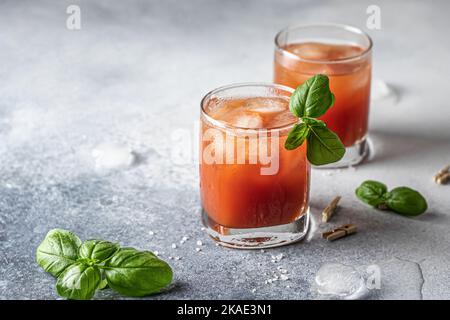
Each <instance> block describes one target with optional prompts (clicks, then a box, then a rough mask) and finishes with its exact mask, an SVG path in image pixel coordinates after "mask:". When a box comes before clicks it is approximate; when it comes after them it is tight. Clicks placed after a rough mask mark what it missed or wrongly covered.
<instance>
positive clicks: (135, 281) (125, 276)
mask: <svg viewBox="0 0 450 320" xmlns="http://www.w3.org/2000/svg"><path fill="white" fill-rule="evenodd" d="M104 271H105V276H106V280H107V282H108V285H109V286H110V288H111V289H113V290H115V291H117V292H119V293H121V294H123V295H126V296H132V297H139V296H145V295H148V294H149V293H152V292H155V291H159V290H160V289H162V288H164V287H165V286H167V284H168V283H170V282H171V281H172V272H171V269H170V267H169V265H168V264H167V263H165V262H164V261H162V260H160V259H158V258H157V257H156V256H155V255H154V254H153V253H151V252H148V251H138V250H136V249H133V248H126V249H121V250H120V251H119V252H117V254H115V255H113V256H112V257H111V259H110V260H109V261H107V262H106V263H105V267H104ZM142 279H147V281H142Z"/></svg>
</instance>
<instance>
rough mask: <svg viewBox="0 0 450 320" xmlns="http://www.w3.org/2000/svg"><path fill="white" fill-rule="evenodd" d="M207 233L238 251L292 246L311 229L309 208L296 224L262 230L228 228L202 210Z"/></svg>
mask: <svg viewBox="0 0 450 320" xmlns="http://www.w3.org/2000/svg"><path fill="white" fill-rule="evenodd" d="M202 222H203V225H204V226H205V228H206V232H207V233H208V234H209V235H210V236H211V238H213V239H214V240H215V241H217V242H218V243H219V244H220V245H222V246H225V247H230V248H237V249H263V248H273V247H279V246H284V245H287V244H291V243H294V242H297V241H300V240H301V239H303V238H304V237H305V236H306V234H307V232H308V227H309V207H308V209H307V210H306V211H305V213H304V214H303V215H302V216H301V217H300V218H298V219H297V220H295V221H294V222H291V223H288V224H283V225H278V226H272V227H262V228H247V229H237V228H227V227H224V226H221V225H219V224H217V223H216V222H214V221H212V220H211V219H210V218H209V217H208V215H207V214H206V212H205V211H204V210H202Z"/></svg>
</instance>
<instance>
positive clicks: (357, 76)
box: [274, 24, 372, 168]
mask: <svg viewBox="0 0 450 320" xmlns="http://www.w3.org/2000/svg"><path fill="white" fill-rule="evenodd" d="M371 54H372V40H371V39H370V37H369V36H368V35H367V34H365V33H364V32H363V31H361V30H359V29H357V28H354V27H350V26H345V25H336V24H325V25H312V26H299V27H288V28H286V29H284V30H282V31H280V32H279V33H278V34H277V36H276V37H275V61H274V82H275V83H279V84H282V85H285V86H288V87H291V88H296V87H297V86H299V85H301V84H303V83H304V82H305V81H306V80H307V79H308V78H309V77H311V75H314V74H318V73H321V74H325V75H327V76H328V77H329V79H330V89H331V91H332V92H333V93H334V95H335V99H336V100H335V103H334V106H333V107H332V108H330V110H329V111H328V112H327V113H326V114H324V115H323V116H322V117H321V118H320V119H321V120H323V121H324V122H325V123H326V124H327V127H329V128H330V129H331V130H332V131H334V132H335V133H336V134H337V135H338V136H339V138H340V139H341V141H342V143H343V144H344V146H345V147H346V152H345V156H344V157H343V158H342V159H341V160H340V161H338V162H336V163H332V164H329V165H326V166H323V167H324V168H336V167H345V166H349V165H356V164H359V163H360V162H362V161H363V160H364V159H365V158H366V157H367V155H368V154H369V152H370V150H369V144H368V142H367V129H368V120H369V102H370V81H371V69H372V63H371Z"/></svg>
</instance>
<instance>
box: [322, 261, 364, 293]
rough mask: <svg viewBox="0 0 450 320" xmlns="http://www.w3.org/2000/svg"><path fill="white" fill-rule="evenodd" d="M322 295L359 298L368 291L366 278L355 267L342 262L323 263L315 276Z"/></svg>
mask: <svg viewBox="0 0 450 320" xmlns="http://www.w3.org/2000/svg"><path fill="white" fill-rule="evenodd" d="M315 281H316V284H317V291H318V293H319V294H321V295H326V296H328V297H332V298H338V299H339V298H340V299H358V298H360V297H362V296H363V295H364V294H365V292H366V291H367V289H366V286H365V283H364V278H363V277H362V276H361V274H360V273H359V272H358V271H357V270H356V269H355V268H353V267H351V266H347V265H343V264H340V263H328V264H325V265H323V266H322V267H321V268H320V269H319V271H318V272H317V274H316V278H315Z"/></svg>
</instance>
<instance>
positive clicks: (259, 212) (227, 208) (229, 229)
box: [200, 84, 310, 248]
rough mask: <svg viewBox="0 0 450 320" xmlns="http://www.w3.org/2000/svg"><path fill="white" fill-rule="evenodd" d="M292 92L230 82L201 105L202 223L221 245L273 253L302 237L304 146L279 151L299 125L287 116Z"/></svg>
mask: <svg viewBox="0 0 450 320" xmlns="http://www.w3.org/2000/svg"><path fill="white" fill-rule="evenodd" d="M292 92H293V90H292V89H291V88H289V87H285V86H281V85H275V84H236V85H230V86H226V87H221V88H218V89H216V90H213V91H211V92H210V93H208V94H207V95H206V96H205V97H204V98H203V100H202V102H201V129H200V194H201V202H202V220H203V224H204V226H205V227H206V230H207V232H208V233H209V235H210V236H211V237H213V239H215V240H216V241H217V242H219V243H220V244H222V245H224V246H228V247H235V248H267V247H275V246H280V245H284V244H287V243H292V242H295V241H298V240H300V239H302V238H303V237H304V236H305V235H306V233H307V230H308V223H309V185H310V165H309V163H308V161H307V158H306V144H304V145H302V146H301V147H299V148H297V149H295V150H286V149H285V148H284V143H285V141H286V138H287V135H288V132H289V130H290V129H291V128H292V127H293V125H294V124H296V123H298V121H299V119H298V118H297V117H295V116H294V115H293V114H292V113H291V112H290V111H289V98H290V96H291V94H292Z"/></svg>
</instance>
